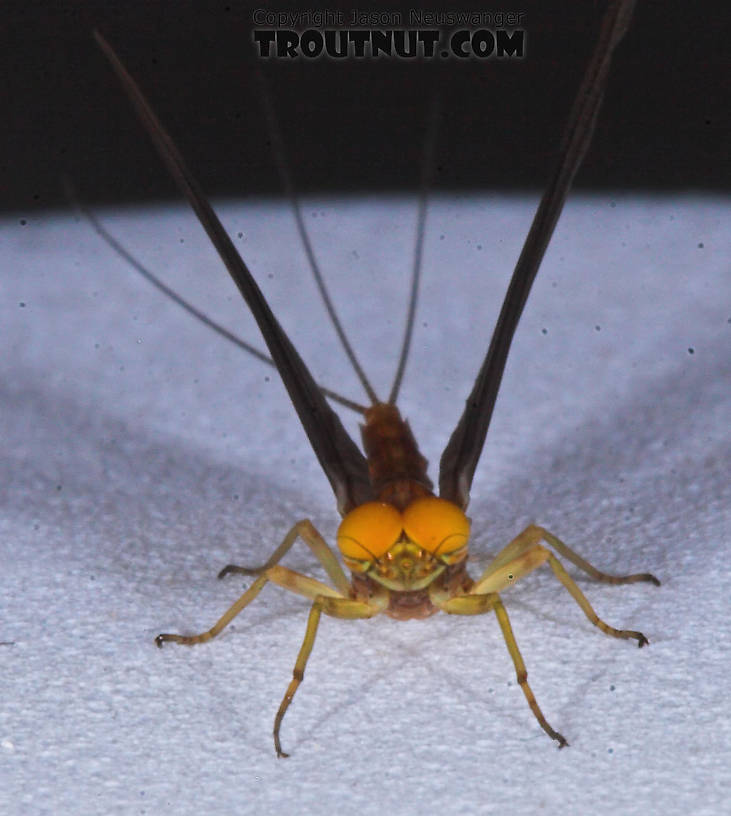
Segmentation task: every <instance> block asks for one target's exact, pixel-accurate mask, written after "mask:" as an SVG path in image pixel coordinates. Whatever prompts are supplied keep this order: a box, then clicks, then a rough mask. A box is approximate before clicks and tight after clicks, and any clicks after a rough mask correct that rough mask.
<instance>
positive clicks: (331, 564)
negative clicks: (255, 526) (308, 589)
mask: <svg viewBox="0 0 731 816" xmlns="http://www.w3.org/2000/svg"><path fill="white" fill-rule="evenodd" d="M298 537H299V538H301V539H302V540H303V541H304V542H305V544H307V546H308V547H309V548H310V549H311V550H312V552H313V554H314V555H315V558H317V560H318V561H319V562H320V563H321V564H322V566H323V567H324V568H325V572H327V574H328V576H329V577H330V580H331V581H332V582H333V584H334V585H335V586H336V587H337V588H338V589H339V590H340V592H341V594H342V595H347V594H348V593H349V591H350V581H349V580H348V578H347V577H346V575H345V573H344V572H343V568H342V567H341V566H340V562H339V561H338V559H337V558H336V557H335V554H334V553H333V551H332V550H331V549H330V547H328V545H327V542H326V541H325V539H324V538H323V537H322V536H321V535H320V533H318V531H317V529H316V528H315V526H314V525H313V524H312V522H311V521H310V520H309V519H303V520H302V521H298V522H297V523H296V524H295V525H294V527H292V529H291V530H290V531H289V532H288V533H287V535H286V536H285V537H284V540H283V541H282V543H281V544H280V545H279V546H278V547H277V549H276V550H274V552H273V553H272V555H271V556H270V558H269V560H268V561H267V562H266V563H265V564H263V565H262V566H261V567H239V566H237V565H236V564H227V565H226V566H225V567H224V568H223V569H222V570H221V571H220V572H219V573H218V577H219V578H224V577H225V576H226V575H230V574H232V573H238V574H241V575H261V574H262V573H264V572H266V570H268V569H269V568H270V567H273V566H274V565H275V564H278V563H279V562H280V561H281V560H282V558H284V556H285V555H286V554H287V553H288V552H289V551H290V549H291V548H292V545H293V544H294V542H295V541H296V540H297V538H298Z"/></svg>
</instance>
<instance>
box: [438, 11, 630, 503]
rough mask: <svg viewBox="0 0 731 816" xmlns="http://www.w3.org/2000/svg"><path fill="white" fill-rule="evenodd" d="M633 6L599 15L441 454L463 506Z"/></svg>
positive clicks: (446, 488) (444, 481) (445, 485)
mask: <svg viewBox="0 0 731 816" xmlns="http://www.w3.org/2000/svg"><path fill="white" fill-rule="evenodd" d="M634 5H635V0H618V1H616V2H611V3H610V4H609V7H608V8H607V10H606V12H605V13H604V19H603V21H602V27H601V31H600V34H599V39H598V41H597V45H596V48H595V50H594V53H593V55H592V57H591V60H590V62H589V66H588V68H587V70H586V73H585V75H584V79H583V81H582V83H581V86H580V87H579V92H578V94H577V96H576V99H575V101H574V104H573V107H572V108H571V112H570V114H569V118H568V122H567V123H566V127H565V130H564V134H563V138H562V141H561V147H560V158H559V161H558V163H557V164H556V167H555V169H554V171H553V174H552V176H551V178H550V180H549V183H548V187H547V188H546V191H545V192H544V194H543V197H542V198H541V201H540V204H539V205H538V209H537V211H536V214H535V216H534V218H533V223H532V224H531V228H530V230H529V232H528V236H527V237H526V239H525V243H524V244H523V250H522V251H521V253H520V257H519V258H518V262H517V264H516V266H515V271H514V272H513V277H512V279H511V281H510V285H509V287H508V291H507V294H506V295H505V300H504V302H503V306H502V309H501V310H500V316H499V317H498V321H497V325H496V326H495V331H494V332H493V335H492V340H491V341H490V346H489V348H488V351H487V355H486V356H485V360H484V362H483V364H482V367H481V368H480V372H479V374H478V375H477V379H476V380H475V385H474V387H473V389H472V393H471V394H470V395H469V397H468V398H467V404H466V406H465V409H464V412H463V414H462V417H461V418H460V420H459V422H458V423H457V427H456V428H455V429H454V432H453V433H452V436H451V437H450V440H449V442H448V443H447V447H446V448H445V449H444V453H443V454H442V458H441V461H440V463H439V494H440V495H441V496H442V497H443V498H446V499H449V500H450V501H453V502H455V503H456V504H458V505H459V506H460V507H462V508H465V507H467V504H468V502H469V498H470V488H471V486H472V477H473V476H474V473H475V468H476V467H477V462H478V460H479V458H480V455H481V453H482V448H483V445H484V444H485V436H486V434H487V428H488V426H489V424H490V418H491V417H492V411H493V408H494V407H495V400H496V399H497V395H498V389H499V388H500V381H501V380H502V376H503V371H504V370H505V361H506V359H507V356H508V351H509V349H510V343H511V342H512V339H513V334H514V333H515V329H516V326H517V325H518V321H519V319H520V315H521V313H522V311H523V307H524V306H525V302H526V300H527V298H528V293H529V292H530V288H531V285H532V284H533V280H534V279H535V276H536V272H538V267H539V266H540V263H541V261H542V260H543V255H544V253H545V251H546V247H547V246H548V242H549V241H550V240H551V235H552V234H553V229H554V227H555V226H556V221H557V220H558V217H559V215H560V214H561V210H562V208H563V205H564V201H565V200H566V195H567V194H568V191H569V188H570V187H571V182H572V181H573V179H574V176H575V175H576V172H577V170H578V169H579V167H580V165H581V162H582V160H583V158H584V155H585V153H586V151H587V149H588V147H589V144H590V142H591V137H592V134H593V132H594V125H595V124H596V119H597V113H598V111H599V108H600V106H601V103H602V97H603V96H604V89H605V88H606V85H607V77H608V75H609V66H610V63H611V59H612V54H613V52H614V49H615V48H616V47H617V45H618V43H619V41H620V40H621V39H622V37H623V36H624V33H625V31H626V30H627V27H628V26H629V22H630V19H631V17H632V11H633V9H634Z"/></svg>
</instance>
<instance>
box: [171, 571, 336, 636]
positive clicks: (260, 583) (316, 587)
mask: <svg viewBox="0 0 731 816" xmlns="http://www.w3.org/2000/svg"><path fill="white" fill-rule="evenodd" d="M269 581H271V582H272V583H274V584H278V585H279V586H281V587H284V588H285V589H288V590H290V591H291V592H296V593H297V594H298V595H304V596H305V597H306V598H310V599H314V598H318V597H320V596H325V597H333V598H342V596H341V594H340V593H339V592H338V591H337V590H335V589H332V587H329V586H327V584H323V583H321V582H320V581H316V580H315V579H314V578H309V577H308V576H307V575H302V574H301V573H299V572H295V571H294V570H290V569H287V568H286V567H280V566H278V565H277V566H273V567H270V568H269V569H268V570H267V571H266V572H265V573H263V574H262V575H260V576H259V577H258V578H257V579H256V580H255V581H254V583H253V584H252V585H251V586H250V587H249V588H248V589H247V590H246V592H244V594H243V595H242V596H241V597H240V598H239V599H238V600H237V601H236V602H235V603H233V604H232V605H231V606H230V607H229V608H228V609H227V610H226V612H224V614H223V615H222V616H221V617H220V618H219V619H218V620H217V621H216V623H214V624H213V626H212V627H211V628H210V629H208V631H206V632H201V634H199V635H170V634H161V635H158V636H157V637H156V638H155V643H156V644H157V645H158V646H159V647H160V648H162V645H163V643H166V642H168V641H172V642H174V643H182V644H183V645H184V646H194V645H195V644H197V643H205V642H206V641H207V640H210V639H211V638H214V637H216V635H217V634H219V633H220V632H221V630H222V629H224V628H225V627H226V626H228V625H229V623H231V621H232V620H233V619H234V618H235V617H236V616H237V615H238V614H239V612H241V611H242V609H244V608H245V607H246V606H248V605H249V604H250V603H251V602H252V601H253V600H254V598H256V596H257V595H258V594H259V593H260V592H261V590H262V588H263V587H264V584H266V583H267V582H269ZM343 600H347V599H345V598H343Z"/></svg>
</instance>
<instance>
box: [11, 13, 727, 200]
mask: <svg viewBox="0 0 731 816" xmlns="http://www.w3.org/2000/svg"><path fill="white" fill-rule="evenodd" d="M604 6H605V4H604V2H591V1H590V0H587V2H581V3H578V2H577V3H573V4H566V3H549V2H545V0H543V1H542V2H521V3H514V2H501V3H500V4H495V5H488V4H481V5H478V4H475V3H473V2H465V3H458V4H454V6H453V8H454V9H460V10H466V9H478V10H481V11H508V10H513V11H523V12H525V13H526V15H527V17H526V19H525V23H524V27H525V28H526V29H527V32H528V34H527V36H528V48H527V56H526V58H525V59H523V60H497V59H491V60H485V61H483V60H476V59H474V60H469V61H466V62H461V61H459V60H456V59H451V60H448V61H444V60H438V59H437V60H433V61H428V62H425V61H420V62H416V61H399V60H396V59H390V60H389V59H380V60H373V59H366V60H362V61H358V60H355V59H349V60H347V61H343V62H336V61H332V60H327V59H320V60H317V61H314V62H309V61H307V60H304V59H300V60H298V61H296V62H285V61H283V60H269V61H263V60H258V62H259V64H261V65H262V68H263V70H264V72H265V74H266V77H267V80H268V82H269V85H270V87H271V92H272V98H273V100H274V104H275V106H276V110H277V115H278V117H279V120H280V122H281V127H282V130H283V131H284V135H285V141H286V145H287V152H288V154H289V158H290V164H291V166H292V170H293V174H294V177H295V180H296V185H297V188H298V190H299V191H300V192H302V193H306V192H312V191H333V192H363V191H369V190H373V191H379V192H383V191H389V190H393V191H398V190H402V189H413V188H415V187H416V186H417V185H418V179H419V172H420V156H421V152H422V146H423V140H424V127H425V122H426V119H427V111H428V108H429V103H430V100H431V97H432V96H433V93H434V89H435V88H438V89H439V90H440V93H441V96H442V117H441V125H440V130H439V142H438V151H437V159H436V162H435V179H434V182H433V187H434V188H435V189H436V190H439V189H450V190H460V189H461V190H471V189H483V188H505V189H510V188H515V189H525V188H536V187H540V186H541V185H542V184H543V183H544V181H545V178H546V174H547V171H548V168H549V166H550V162H551V159H552V156H553V153H554V151H555V148H556V144H557V140H558V136H559V133H560V129H561V125H562V122H563V120H564V118H565V116H566V114H567V112H568V109H569V107H570V105H571V101H572V99H573V95H574V93H575V91H576V88H577V86H578V83H579V80H580V76H581V72H582V70H583V66H584V65H585V63H586V60H587V58H588V55H589V53H590V50H591V48H592V45H593V42H594V38H595V36H596V33H597V31H598V25H599V21H600V19H601V14H602V11H603V9H604ZM262 7H270V8H275V9H278V10H293V9H296V7H295V6H294V5H293V4H288V3H287V2H285V0H282V2H280V3H278V4H276V5H274V4H271V3H258V4H255V3H251V4H249V3H247V4H244V3H239V2H236V0H226V1H225V2H224V1H223V0H218V1H215V0H214V2H210V3H206V4H203V3H193V2H189V1H188V2H185V0H176V1H175V2H154V0H153V2H130V3H110V2H106V3H102V2H92V1H91V0H87V2H77V3H73V2H71V3H35V4H32V5H30V4H23V5H21V4H19V3H18V4H15V3H12V2H11V3H10V4H7V3H5V4H4V11H3V21H2V23H0V25H1V26H2V28H3V29H4V32H5V34H6V37H5V38H4V39H5V41H6V43H7V45H6V46H5V47H4V49H3V50H2V54H1V55H0V60H2V62H3V63H4V64H3V66H2V68H3V70H2V75H3V76H4V77H5V78H6V89H5V93H6V94H7V97H6V100H5V103H4V105H3V108H4V110H5V112H6V117H5V125H4V126H3V127H2V128H0V141H1V142H2V143H1V144H0V161H1V162H2V179H3V183H2V185H1V186H0V206H2V207H3V208H4V209H12V210H14V211H18V210H20V211H27V210H32V209H33V208H37V207H40V208H46V207H52V206H58V205H64V196H63V188H62V184H61V182H60V177H61V174H62V173H63V172H66V173H68V174H69V175H70V176H71V177H72V178H73V180H74V182H75V184H76V186H77V187H78V189H79V191H80V194H81V195H82V197H83V198H84V199H85V200H86V201H88V202H90V203H97V204H98V203H104V202H123V201H130V202H131V201H141V200H148V201H149V200H154V199H161V198H171V197H177V194H176V193H175V192H174V188H173V186H172V183H171V182H169V181H168V179H167V177H166V173H165V172H164V170H163V169H162V167H161V165H160V163H159V161H158V160H157V158H156V157H155V155H154V153H153V151H152V149H151V147H150V146H149V144H148V139H147V137H146V136H145V135H144V133H143V132H142V130H141V128H140V126H139V125H138V124H137V122H136V120H135V117H134V115H133V113H132V111H131V109H130V107H129V105H128V103H127V101H126V99H125V97H124V96H123V94H122V92H121V90H120V89H119V86H118V83H117V80H116V78H115V77H114V76H113V74H112V72H111V70H110V69H109V67H108V65H107V64H106V62H105V60H104V58H103V57H102V55H101V54H100V52H99V51H98V49H97V48H96V46H95V45H94V43H93V41H92V39H91V30H92V28H94V27H98V28H99V29H100V30H101V31H102V33H103V34H104V35H105V36H106V37H107V38H108V39H109V41H110V42H111V43H112V44H113V45H114V47H115V48H116V50H117V51H118V53H119V55H120V57H121V58H122V60H123V61H124V62H125V63H126V64H127V66H128V68H129V70H130V71H131V72H132V74H133V75H134V76H135V77H136V79H137V81H138V82H139V83H140V84H141V86H142V88H143V90H144V91H145V93H146V94H147V95H148V97H149V98H150V100H151V102H152V103H153V105H154V107H155V108H156V109H157V111H158V113H159V115H160V116H161V118H162V120H163V122H164V123H165V124H166V126H167V127H168V129H169V130H170V131H171V133H172V134H173V136H174V137H175V139H176V140H177V141H178V142H179V144H180V147H181V149H182V151H183V153H184V154H185V155H186V157H187V158H188V160H189V163H190V165H191V166H192V168H193V169H194V171H195V172H196V173H197V174H198V175H199V176H200V179H201V181H202V183H203V185H204V187H205V188H206V189H207V190H208V192H209V193H211V194H213V195H231V196H242V195H259V194H278V193H280V192H281V186H280V182H279V177H278V175H277V172H276V169H275V166H274V164H273V161H272V156H271V147H270V144H269V135H268V133H267V128H266V126H265V123H264V117H263V115H262V107H261V103H260V99H259V92H258V89H257V88H258V86H257V83H256V81H255V80H254V70H253V64H254V61H255V59H256V58H255V53H254V48H253V45H252V41H251V30H252V28H253V27H254V26H253V24H252V19H251V12H252V9H253V8H262ZM353 7H356V8H364V4H358V3H348V4H346V3H340V2H337V3H329V4H328V5H327V8H330V9H336V8H337V9H342V10H345V11H346V12H347V11H348V10H349V9H351V8H353ZM411 7H412V8H413V7H417V8H428V9H431V10H435V11H444V10H447V9H448V8H449V6H448V4H447V3H446V2H443V3H442V4H441V5H435V4H433V3H430V4H426V5H423V4H419V5H417V4H412V5H411ZM567 7H569V9H570V10H567ZM377 8H379V9H388V10H402V11H405V10H406V9H408V8H409V6H407V5H405V4H403V3H389V4H379V6H378V7H377ZM728 20H729V13H728V10H727V3H726V2H719V3H716V4H711V3H706V4H705V5H700V4H688V3H683V2H673V3H668V2H659V1H658V2H642V0H640V2H639V3H638V8H637V10H636V12H635V18H634V23H633V26H632V28H631V30H630V32H629V34H628V36H627V37H626V39H625V41H624V42H623V43H622V45H621V46H620V50H619V51H618V52H617V57H616V59H615V64H614V67H613V74H612V77H611V81H610V87H609V90H608V93H607V97H606V100H605V105H604V108H603V110H602V112H601V115H600V120H599V124H598V128H597V132H596V136H595V142H594V145H593V147H592V149H591V151H590V154H589V155H588V157H587V160H586V162H585V165H584V167H583V169H582V171H581V173H580V174H579V177H578V179H577V185H578V186H579V187H583V188H593V189H598V188H605V189H616V188H620V187H621V188H638V189H643V190H659V191H663V190H688V189H700V190H725V189H727V188H728V184H729V164H728V142H729V138H730V136H731V129H730V128H729V118H728V116H729V114H728V109H729V107H730V106H729V99H728V95H727V94H725V93H724V86H725V85H726V84H727V83H728V76H729V57H728V43H729V38H730V35H731V30H730V28H729V24H728Z"/></svg>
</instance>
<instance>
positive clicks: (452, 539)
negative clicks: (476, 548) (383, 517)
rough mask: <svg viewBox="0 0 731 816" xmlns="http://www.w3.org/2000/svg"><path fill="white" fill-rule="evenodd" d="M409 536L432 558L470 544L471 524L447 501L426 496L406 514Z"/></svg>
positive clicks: (417, 500)
mask: <svg viewBox="0 0 731 816" xmlns="http://www.w3.org/2000/svg"><path fill="white" fill-rule="evenodd" d="M403 525H404V531H405V532H406V535H407V536H408V537H409V539H410V540H411V541H413V542H414V543H415V544H418V545H419V546H420V547H423V548H424V549H425V550H426V551H427V552H430V553H432V554H433V555H446V554H447V553H451V552H454V551H455V550H459V549H460V548H462V547H464V546H465V545H466V544H467V541H468V539H469V537H470V522H469V520H468V519H467V516H465V514H464V513H463V512H462V511H461V510H460V509H459V507H457V505H456V504H453V503H452V502H450V501H447V500H446V499H438V498H437V497H436V496H425V497H424V498H422V499H416V501H413V502H411V504H410V505H409V506H408V507H407V508H406V509H405V510H404V512H403Z"/></svg>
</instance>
